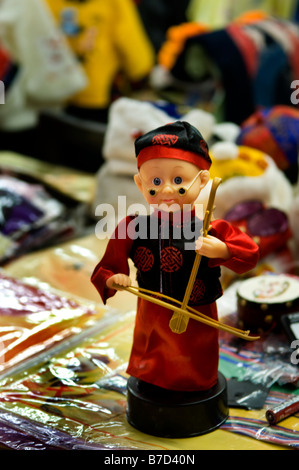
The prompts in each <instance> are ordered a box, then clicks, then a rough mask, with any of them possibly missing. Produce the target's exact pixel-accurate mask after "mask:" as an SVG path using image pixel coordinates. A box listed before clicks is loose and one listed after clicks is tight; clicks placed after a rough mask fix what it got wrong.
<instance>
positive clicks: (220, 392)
mask: <svg viewBox="0 0 299 470" xmlns="http://www.w3.org/2000/svg"><path fill="white" fill-rule="evenodd" d="M227 416H228V405H227V386H226V379H225V377H224V376H223V375H222V374H221V373H218V382H217V384H216V385H215V386H214V387H212V388H211V389H209V390H206V391H204V392H175V391H172V390H165V389H163V388H160V387H157V386H155V385H151V384H148V383H146V382H143V381H142V380H138V379H136V378H134V377H130V378H129V380H128V387H127V420H128V422H129V423H130V424H131V425H132V426H133V427H135V428H136V429H138V430H139V431H142V432H144V433H146V434H151V435H153V436H158V437H168V438H186V437H192V436H198V435H200V434H206V433H208V432H211V431H213V430H215V429H216V428H218V427H219V426H221V424H223V423H224V422H225V420H226V418H227Z"/></svg>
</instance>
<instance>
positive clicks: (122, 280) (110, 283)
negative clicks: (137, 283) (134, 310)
mask: <svg viewBox="0 0 299 470" xmlns="http://www.w3.org/2000/svg"><path fill="white" fill-rule="evenodd" d="M114 284H117V285H119V286H122V287H128V286H130V285H131V279H130V278H129V276H127V275H126V274H122V273H119V274H114V275H113V276H111V277H109V279H107V281H106V287H108V289H116V290H118V289H117V287H116V286H115V285H114Z"/></svg>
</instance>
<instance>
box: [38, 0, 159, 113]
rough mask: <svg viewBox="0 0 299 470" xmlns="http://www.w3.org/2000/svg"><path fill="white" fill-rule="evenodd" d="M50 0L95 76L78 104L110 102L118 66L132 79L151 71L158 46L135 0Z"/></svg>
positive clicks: (91, 75)
mask: <svg viewBox="0 0 299 470" xmlns="http://www.w3.org/2000/svg"><path fill="white" fill-rule="evenodd" d="M46 1H47V3H48V5H49V7H50V9H51V11H52V13H53V15H54V17H55V19H56V20H57V23H58V26H59V27H60V28H61V31H62V32H63V33H64V35H65V37H66V38H67V40H68V42H69V44H70V46H71V49H72V50H73V52H74V53H75V55H76V57H77V58H78V60H79V61H80V63H81V65H82V66H83V68H84V70H85V72H86V74H87V77H88V80H89V84H88V86H87V87H86V88H85V89H84V90H83V91H81V92H80V93H77V94H76V95H75V96H74V97H73V98H72V100H71V103H72V104H73V105H76V106H84V107H94V108H95V107H98V108H104V107H106V106H108V105H109V104H110V93H111V87H112V84H113V82H114V79H115V77H116V75H117V73H118V72H120V71H121V72H122V73H123V74H125V76H126V77H127V79H128V80H129V81H131V82H138V81H139V80H142V79H144V78H145V77H146V76H147V75H148V74H149V72H150V71H151V69H152V67H153V65H154V61H155V56H154V50H153V47H152V45H151V43H150V41H149V39H148V37H147V34H146V32H145V29H144V27H143V24H142V22H141V19H140V17H139V13H138V11H137V8H136V6H135V4H134V3H133V1H132V0H109V1H106V0H89V1H86V2H77V1H70V0H46Z"/></svg>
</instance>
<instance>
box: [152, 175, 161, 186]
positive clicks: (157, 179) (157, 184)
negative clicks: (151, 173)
mask: <svg viewBox="0 0 299 470" xmlns="http://www.w3.org/2000/svg"><path fill="white" fill-rule="evenodd" d="M161 183H162V181H161V179H160V178H158V177H156V178H154V179H153V184H154V185H155V186H160V184H161Z"/></svg>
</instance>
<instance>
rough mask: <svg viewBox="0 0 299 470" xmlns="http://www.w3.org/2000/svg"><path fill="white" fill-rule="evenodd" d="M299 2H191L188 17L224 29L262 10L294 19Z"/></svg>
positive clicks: (279, 0) (287, 0)
mask: <svg viewBox="0 0 299 470" xmlns="http://www.w3.org/2000/svg"><path fill="white" fill-rule="evenodd" d="M296 5H297V0H285V1H283V2H282V1H281V0H242V2H236V1H235V0H210V1H209V2H205V1H203V0H191V1H190V4H189V7H188V10H187V17H188V18H189V21H199V22H203V23H205V24H207V25H209V26H210V27H214V28H222V27H224V26H226V25H227V24H228V23H229V22H231V21H233V20H235V19H236V18H238V16H240V15H242V14H243V13H246V12H248V11H250V10H261V11H263V12H265V13H268V14H269V15H273V16H277V17H279V18H284V19H290V20H291V19H292V17H293V15H294V12H295V8H296Z"/></svg>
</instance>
